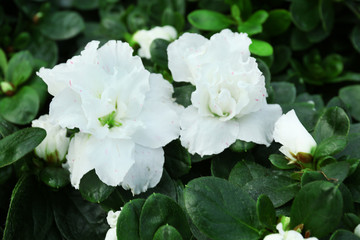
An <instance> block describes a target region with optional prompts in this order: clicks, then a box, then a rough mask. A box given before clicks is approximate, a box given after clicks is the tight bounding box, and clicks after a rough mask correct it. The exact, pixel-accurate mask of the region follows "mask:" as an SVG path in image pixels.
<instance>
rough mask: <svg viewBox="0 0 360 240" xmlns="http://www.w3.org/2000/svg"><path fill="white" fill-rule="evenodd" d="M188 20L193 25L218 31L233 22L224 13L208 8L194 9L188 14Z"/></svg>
mask: <svg viewBox="0 0 360 240" xmlns="http://www.w3.org/2000/svg"><path fill="white" fill-rule="evenodd" d="M188 21H189V22H190V23H191V25H193V26H194V27H196V28H198V29H201V30H207V31H220V30H222V29H224V28H227V27H229V26H230V25H231V24H232V23H233V22H232V20H230V19H229V18H228V17H226V16H225V15H223V14H221V13H218V12H215V11H210V10H205V9H202V10H195V11H193V12H191V13H190V14H189V15H188Z"/></svg>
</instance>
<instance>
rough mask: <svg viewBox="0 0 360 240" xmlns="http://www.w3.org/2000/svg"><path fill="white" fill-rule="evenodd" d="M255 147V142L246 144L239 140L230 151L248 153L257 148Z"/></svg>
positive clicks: (231, 146) (232, 145)
mask: <svg viewBox="0 0 360 240" xmlns="http://www.w3.org/2000/svg"><path fill="white" fill-rule="evenodd" d="M255 145H256V144H255V143H253V142H245V141H242V140H239V139H237V140H236V141H235V142H234V143H233V144H231V145H230V149H231V151H234V152H247V151H249V150H250V149H252V148H253V147H255Z"/></svg>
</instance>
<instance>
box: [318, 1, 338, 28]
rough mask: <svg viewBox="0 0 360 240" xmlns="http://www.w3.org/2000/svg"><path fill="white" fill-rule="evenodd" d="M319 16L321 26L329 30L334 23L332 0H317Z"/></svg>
mask: <svg viewBox="0 0 360 240" xmlns="http://www.w3.org/2000/svg"><path fill="white" fill-rule="evenodd" d="M319 16H320V20H321V25H322V28H323V29H324V30H325V32H330V31H331V29H332V27H333V23H334V8H333V1H332V0H319Z"/></svg>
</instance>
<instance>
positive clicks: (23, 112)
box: [0, 86, 40, 125]
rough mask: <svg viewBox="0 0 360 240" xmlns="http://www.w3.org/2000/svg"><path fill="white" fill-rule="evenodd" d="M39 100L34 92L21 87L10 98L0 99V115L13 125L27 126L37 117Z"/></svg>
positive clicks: (31, 89)
mask: <svg viewBox="0 0 360 240" xmlns="http://www.w3.org/2000/svg"><path fill="white" fill-rule="evenodd" d="M39 104H40V99H39V96H38V94H37V93H36V91H35V90H34V89H33V88H31V87H28V86H25V87H22V88H21V89H20V91H18V92H17V93H16V94H15V95H14V96H12V97H6V98H2V99H0V114H1V116H2V117H3V118H4V119H6V120H7V121H9V122H11V123H15V124H21V125H24V124H28V123H30V122H31V121H32V120H33V119H34V118H35V117H36V115H37V113H38V110H39Z"/></svg>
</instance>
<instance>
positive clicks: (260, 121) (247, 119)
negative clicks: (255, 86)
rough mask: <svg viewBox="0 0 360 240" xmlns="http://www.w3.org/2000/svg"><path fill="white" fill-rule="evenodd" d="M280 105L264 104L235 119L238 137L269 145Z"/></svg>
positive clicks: (278, 115)
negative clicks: (258, 108)
mask: <svg viewBox="0 0 360 240" xmlns="http://www.w3.org/2000/svg"><path fill="white" fill-rule="evenodd" d="M281 113H282V110H281V107H280V106H279V105H277V104H269V105H265V106H264V107H263V108H262V109H261V110H259V111H257V112H254V113H250V114H248V115H245V116H243V117H241V118H239V119H237V120H236V121H237V123H238V125H239V134H238V136H237V138H238V139H240V140H243V141H246V142H254V143H258V144H264V145H266V146H269V145H270V143H271V142H272V140H273V131H274V124H275V122H276V121H277V120H278V119H279V117H280V116H281Z"/></svg>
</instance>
